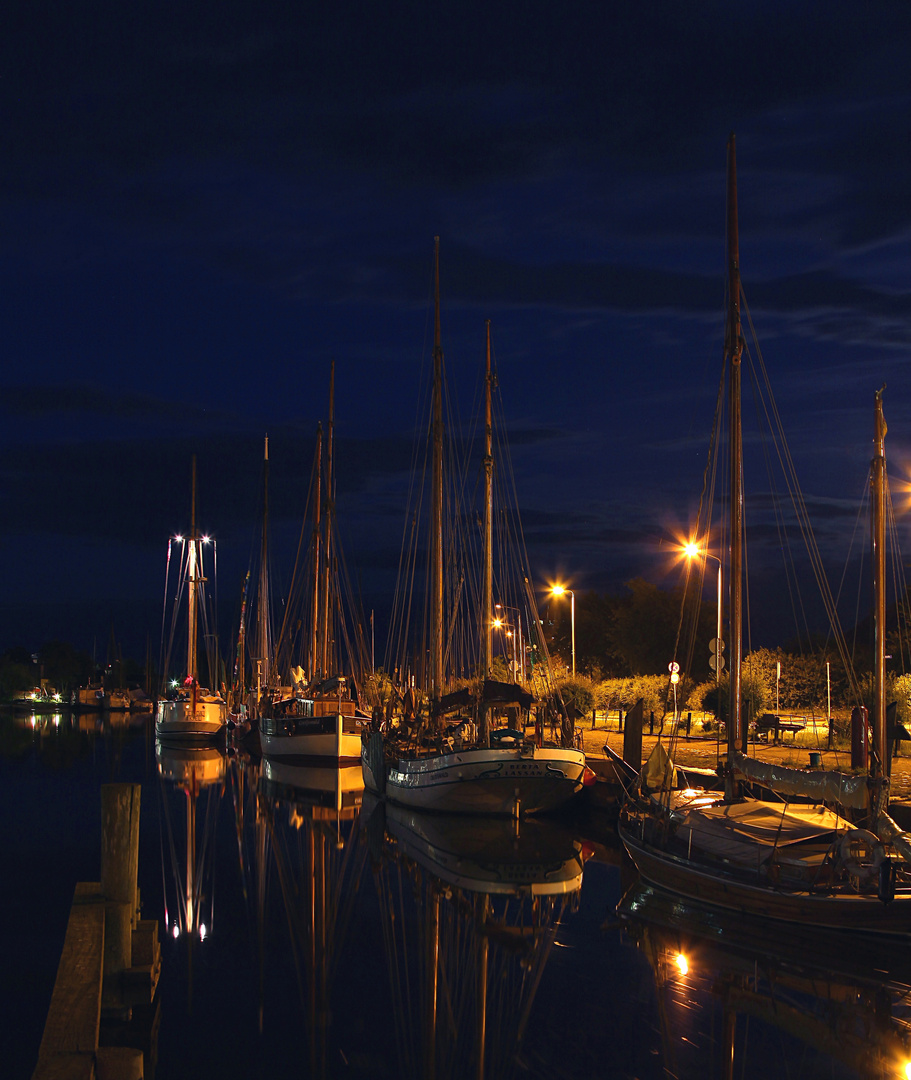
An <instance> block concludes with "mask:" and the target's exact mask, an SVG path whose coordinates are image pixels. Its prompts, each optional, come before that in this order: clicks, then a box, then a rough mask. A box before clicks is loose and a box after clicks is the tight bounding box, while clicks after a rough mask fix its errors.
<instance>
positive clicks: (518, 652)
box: [494, 604, 525, 683]
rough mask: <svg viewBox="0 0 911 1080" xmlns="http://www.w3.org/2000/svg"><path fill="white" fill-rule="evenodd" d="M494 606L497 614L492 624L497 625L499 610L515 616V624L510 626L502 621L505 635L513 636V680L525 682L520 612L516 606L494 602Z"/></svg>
mask: <svg viewBox="0 0 911 1080" xmlns="http://www.w3.org/2000/svg"><path fill="white" fill-rule="evenodd" d="M494 608H495V609H496V611H497V616H496V618H495V619H494V626H496V625H497V619H499V618H500V615H499V613H500V612H501V611H512V612H515V616H516V621H515V626H514V627H510V624H509V623H504V624H503V625H504V626H506V628H507V629H506V636H507V637H512V638H513V649H512V664H513V674H514V676H515V680H516V682H521V683H524V682H525V647H524V642H523V640H522V612H521V611H520V610H519V609H518V608H515V607H509V606H508V605H507V604H494ZM513 630H515V636H513Z"/></svg>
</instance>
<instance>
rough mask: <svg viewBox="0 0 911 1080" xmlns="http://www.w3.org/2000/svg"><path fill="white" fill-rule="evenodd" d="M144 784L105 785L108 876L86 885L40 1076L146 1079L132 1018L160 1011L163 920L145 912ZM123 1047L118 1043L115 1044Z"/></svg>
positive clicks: (75, 910)
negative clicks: (140, 881)
mask: <svg viewBox="0 0 911 1080" xmlns="http://www.w3.org/2000/svg"><path fill="white" fill-rule="evenodd" d="M139 795H140V785H139V784H105V785H104V786H103V787H102V789H101V822H102V828H101V881H100V882H80V883H79V884H78V885H77V886H76V891H75V895H74V896H73V906H72V907H71V909H70V917H69V922H68V924H67V928H66V937H65V939H64V943H63V953H62V955H61V957H60V965H59V967H58V968H57V979H56V982H55V983H54V991H53V994H52V995H51V1005H50V1009H49V1010H48V1016H47V1022H46V1023H45V1026H44V1035H43V1037H42V1039H41V1047H40V1049H39V1051H38V1064H37V1066H36V1067H35V1071H34V1073H33V1074H32V1078H33V1080H95V1078H97V1080H139V1078H141V1077H144V1076H145V1068H144V1059H143V1051H142V1049H140V1048H139V1047H138V1046H133V1045H129V1043H130V1042H131V1039H132V1041H139V1042H140V1043H143V1042H148V1041H149V1034H150V1033H148V1032H147V1033H146V1034H145V1035H141V1036H140V1037H139V1039H136V1034H137V1033H136V1032H133V1033H131V1032H130V1029H129V1024H130V1021H131V1020H132V1018H133V1010H134V1008H144V1009H145V1010H147V1012H148V1014H149V1017H150V1022H149V1024H147V1025H145V1026H146V1027H154V1026H156V1025H155V1021H154V1010H152V1009H151V1008H150V1007H151V1006H152V1004H153V1002H154V1001H155V991H156V988H157V986H158V976H159V973H160V971H161V949H160V946H159V941H158V922H157V920H155V919H141V918H140V917H139V889H138V887H137V873H138V867H139ZM115 1044H116V1045H115Z"/></svg>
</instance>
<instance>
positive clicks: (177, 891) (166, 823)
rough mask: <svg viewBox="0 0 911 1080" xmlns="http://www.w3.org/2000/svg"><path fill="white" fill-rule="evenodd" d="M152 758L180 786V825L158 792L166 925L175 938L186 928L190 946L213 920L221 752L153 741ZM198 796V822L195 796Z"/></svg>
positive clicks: (168, 781)
mask: <svg viewBox="0 0 911 1080" xmlns="http://www.w3.org/2000/svg"><path fill="white" fill-rule="evenodd" d="M155 759H156V761H157V763H158V773H159V776H160V777H161V783H162V786H163V787H164V788H172V789H175V788H176V789H177V790H179V791H182V792H183V793H184V795H185V799H184V821H183V825H184V828H183V829H180V827H179V826H180V822H179V821H175V817H177V816H178V815H172V812H171V811H172V805H171V799H170V798H169V797H168V795H169V792H168V791H167V790H165V791H163V792H162V796H163V797H162V800H161V805H162V822H163V828H164V834H165V836H164V837H163V839H164V840H165V843H164V844H163V849H165V850H166V851H167V855H168V856H169V858H168V860H167V861H168V862H169V863H170V877H168V876H167V874H165V873H164V867H165V857H164V855H163V858H162V872H163V875H164V881H163V883H162V884H163V893H164V920H165V930H166V932H167V933H169V934H171V935H172V936H173V937H175V938H178V937H180V936H181V935H182V934H186V935H187V937H188V939H189V941H190V947H192V942H193V941H194V940H195V939H197V938H198V939H199V940H200V941H202V940H204V939H205V937H206V935H207V934H208V933H210V932H211V930H212V928H213V927H214V925H215V909H214V896H215V889H214V879H215V827H216V823H217V820H218V801H219V797H220V795H221V792H222V790H223V788H224V779H225V755H224V753H223V752H222V751H221V750H220V749H218V748H217V747H184V746H170V745H168V744H167V743H163V742H161V741H160V740H156V743H155ZM200 797H202V799H203V807H204V814H203V819H202V820H203V824H202V830H201V834H200V830H199V828H198V816H199V815H198V811H199V806H198V803H199V799H200Z"/></svg>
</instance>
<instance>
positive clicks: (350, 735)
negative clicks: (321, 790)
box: [259, 715, 361, 763]
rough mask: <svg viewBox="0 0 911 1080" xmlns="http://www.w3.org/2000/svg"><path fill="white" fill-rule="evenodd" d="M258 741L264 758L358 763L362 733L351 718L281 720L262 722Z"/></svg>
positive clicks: (330, 717) (328, 717) (323, 717)
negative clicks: (277, 721) (284, 724)
mask: <svg viewBox="0 0 911 1080" xmlns="http://www.w3.org/2000/svg"><path fill="white" fill-rule="evenodd" d="M259 742H260V746H261V747H262V752H263V755H264V756H265V757H272V758H276V757H295V758H300V759H302V760H307V759H314V760H316V759H319V760H323V761H338V762H348V763H357V762H358V761H360V759H361V736H360V731H359V730H358V728H357V725H356V723H355V722H354V721H353V719H352V718H351V717H344V716H341V715H337V716H321V717H314V718H307V719H305V720H296V721H293V722H289V723H288V724H287V728H282V725H281V724H280V723H275V722H273V723H270V722H267V721H265V720H263V721H260V728H259Z"/></svg>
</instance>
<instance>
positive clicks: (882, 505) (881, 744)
mask: <svg viewBox="0 0 911 1080" xmlns="http://www.w3.org/2000/svg"><path fill="white" fill-rule="evenodd" d="M883 390H885V386H884V387H883V388H882V390H877V391H876V414H875V415H876V420H875V428H874V440H873V443H874V450H873V462H872V467H871V477H870V482H871V488H872V492H871V499H870V502H871V509H872V518H873V520H872V528H871V532H872V534H873V537H872V539H873V552H872V563H873V749H874V751H875V753H874V755H873V769H872V774H873V776H874V777H875V778H880V777H884V776H888V774H889V764H890V762H889V760H888V757H887V753H886V443H885V440H886V421H885V419H884V418H883V397H882V395H883Z"/></svg>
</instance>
